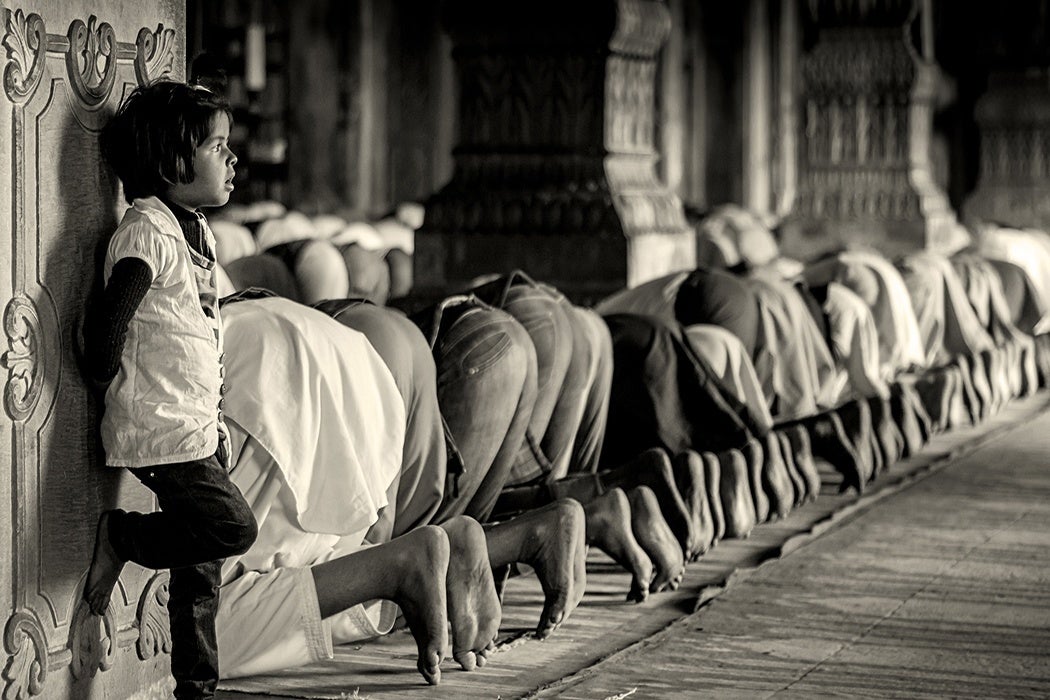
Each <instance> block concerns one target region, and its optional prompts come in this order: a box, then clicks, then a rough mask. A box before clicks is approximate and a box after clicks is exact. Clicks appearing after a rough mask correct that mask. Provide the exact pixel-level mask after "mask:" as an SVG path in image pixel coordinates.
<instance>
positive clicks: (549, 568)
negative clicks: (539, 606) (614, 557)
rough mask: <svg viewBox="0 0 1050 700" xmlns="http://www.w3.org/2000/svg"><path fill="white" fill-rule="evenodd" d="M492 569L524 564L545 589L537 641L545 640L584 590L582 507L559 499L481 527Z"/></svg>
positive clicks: (584, 530) (567, 613)
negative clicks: (533, 572)
mask: <svg viewBox="0 0 1050 700" xmlns="http://www.w3.org/2000/svg"><path fill="white" fill-rule="evenodd" d="M485 538H486V540H487V542H488V549H489V562H490V563H491V565H492V567H493V568H496V567H499V566H503V565H504V564H509V563H511V562H523V563H525V564H528V565H529V566H531V567H532V568H533V569H535V571H536V576H537V577H538V578H539V580H540V585H541V586H542V587H543V595H544V603H543V613H542V614H541V615H540V621H539V623H538V624H537V625H536V636H537V637H539V638H540V639H546V638H547V637H549V636H550V634H551V633H552V632H553V631H554V630H556V629H557V628H558V626H559V625H561V624H562V623H563V622H565V620H567V619H568V618H569V615H570V614H571V613H572V611H573V610H575V609H576V606H577V605H579V604H580V600H581V599H582V598H583V592H584V590H585V588H586V585H587V581H586V579H587V573H586V571H587V535H586V519H585V516H584V512H583V507H582V506H581V505H580V504H579V502H578V501H575V500H573V499H571V498H561V499H558V500H557V501H554V502H552V503H549V504H547V505H545V506H543V507H542V508H537V509H535V510H531V511H528V512H526V513H523V514H522V515H519V516H518V517H516V518H513V519H511V520H507V521H505V522H502V523H496V524H493V525H488V526H486V527H485Z"/></svg>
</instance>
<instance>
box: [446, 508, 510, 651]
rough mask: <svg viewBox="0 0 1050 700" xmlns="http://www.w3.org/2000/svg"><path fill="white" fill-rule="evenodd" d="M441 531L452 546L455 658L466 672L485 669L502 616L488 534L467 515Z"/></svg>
mask: <svg viewBox="0 0 1050 700" xmlns="http://www.w3.org/2000/svg"><path fill="white" fill-rule="evenodd" d="M441 529H443V530H444V531H445V533H446V534H447V535H448V542H449V560H448V574H447V575H446V576H445V591H446V594H447V595H448V619H449V622H451V623H452V658H453V659H455V660H456V662H457V663H459V665H460V666H461V667H462V668H463V670H464V671H473V670H474V668H475V667H476V666H484V665H485V662H486V661H487V659H488V654H489V651H491V650H492V649H493V648H494V647H495V639H496V634H497V632H499V623H500V618H501V616H502V611H501V607H500V601H499V597H498V596H497V595H496V586H495V584H494V583H493V581H492V568H491V567H490V566H489V552H488V546H487V545H486V543H485V531H484V530H483V529H482V528H481V525H479V524H478V522H477V521H476V520H474V519H473V518H468V517H467V516H465V515H459V516H456V517H454V518H452V519H450V520H447V521H445V522H443V523H441Z"/></svg>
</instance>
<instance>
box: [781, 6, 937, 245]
mask: <svg viewBox="0 0 1050 700" xmlns="http://www.w3.org/2000/svg"><path fill="white" fill-rule="evenodd" d="M919 4H920V2H919V0H834V1H832V0H811V1H810V2H809V11H810V15H811V18H812V19H814V20H815V21H816V23H817V26H818V31H819V36H818V41H817V43H816V45H815V46H814V47H813V49H812V50H811V51H810V52H809V53H808V54H806V55H805V56H804V57H803V59H802V64H801V68H800V70H801V77H802V102H803V105H804V107H803V109H804V113H803V116H802V121H803V124H804V126H803V129H804V138H803V139H802V149H801V153H800V158H799V166H800V167H799V170H800V173H799V191H798V197H797V200H796V209H795V211H794V213H793V214H792V216H791V217H789V219H788V220H787V222H786V224H785V226H784V247H785V249H786V251H787V252H788V253H790V254H793V255H797V256H799V257H809V256H812V255H814V254H817V253H819V252H821V251H822V250H825V249H828V248H832V247H837V246H839V245H842V244H850V243H858V244H864V245H870V246H874V247H876V248H879V249H881V250H883V251H884V252H886V253H887V254H896V253H899V252H903V251H905V250H909V249H915V248H922V247H925V246H927V245H936V243H937V241H938V240H939V239H940V238H941V237H942V236H945V235H947V232H948V231H949V229H950V228H951V227H952V226H953V225H954V223H955V217H954V215H953V214H952V212H951V210H950V208H949V205H948V201H947V198H946V197H945V196H944V194H943V192H941V191H940V190H939V188H938V187H937V185H936V184H935V182H934V180H933V176H932V174H931V166H930V162H929V146H930V132H931V130H932V121H933V111H932V110H933V100H934V96H935V94H936V87H937V82H938V79H939V75H940V73H939V71H938V69H937V66H936V65H935V64H933V63H932V62H930V61H927V60H925V59H924V58H923V57H922V56H920V55H919V53H918V52H917V51H916V49H915V47H914V46H912V44H911V43H910V39H909V33H908V32H907V31H906V29H907V27H908V25H909V24H910V23H911V22H912V21H914V20H915V19H916V17H917V12H918V8H919Z"/></svg>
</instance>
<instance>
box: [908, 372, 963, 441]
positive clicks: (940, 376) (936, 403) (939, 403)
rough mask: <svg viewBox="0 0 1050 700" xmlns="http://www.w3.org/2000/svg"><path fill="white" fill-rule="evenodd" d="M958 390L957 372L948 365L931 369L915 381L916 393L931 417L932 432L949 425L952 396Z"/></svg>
mask: <svg viewBox="0 0 1050 700" xmlns="http://www.w3.org/2000/svg"><path fill="white" fill-rule="evenodd" d="M958 390H959V387H958V381H957V378H956V376H955V373H954V372H953V371H950V368H948V367H938V368H935V369H929V370H927V371H926V372H923V374H922V375H921V376H920V377H919V378H918V379H917V380H916V381H915V393H916V394H917V395H918V397H919V401H920V403H921V405H922V408H923V410H924V411H925V413H926V415H927V416H929V417H930V422H929V426H930V432H931V433H939V432H942V431H944V430H945V428H946V427H947V426H948V418H949V414H950V413H951V405H952V398H953V395H954V394H955V393H956V392H957V391H958Z"/></svg>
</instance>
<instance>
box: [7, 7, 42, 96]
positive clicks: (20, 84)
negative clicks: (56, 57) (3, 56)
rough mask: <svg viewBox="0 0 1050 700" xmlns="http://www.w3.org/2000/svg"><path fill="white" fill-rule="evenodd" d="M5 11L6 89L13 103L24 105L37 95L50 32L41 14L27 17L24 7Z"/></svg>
mask: <svg viewBox="0 0 1050 700" xmlns="http://www.w3.org/2000/svg"><path fill="white" fill-rule="evenodd" d="M4 12H5V14H6V15H7V23H6V24H7V26H6V27H5V29H6V35H5V36H4V41H3V45H4V47H5V48H6V49H7V58H8V64H7V67H6V68H5V69H4V89H5V90H6V91H7V96H8V98H10V100H11V101H12V102H14V103H15V104H22V103H24V102H25V101H26V100H28V99H29V98H30V97H32V96H33V92H34V91H35V90H36V87H37V85H39V84H40V77H41V76H42V75H43V74H44V56H45V54H47V31H46V30H45V29H44V20H43V19H41V17H40V15H38V14H35V13H34V14H31V15H29V16H28V17H26V15H25V13H24V12H23V11H22V10H21V9H18V10H15V11H14V12H11V11H10V10H5V11H4Z"/></svg>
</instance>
